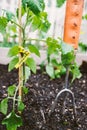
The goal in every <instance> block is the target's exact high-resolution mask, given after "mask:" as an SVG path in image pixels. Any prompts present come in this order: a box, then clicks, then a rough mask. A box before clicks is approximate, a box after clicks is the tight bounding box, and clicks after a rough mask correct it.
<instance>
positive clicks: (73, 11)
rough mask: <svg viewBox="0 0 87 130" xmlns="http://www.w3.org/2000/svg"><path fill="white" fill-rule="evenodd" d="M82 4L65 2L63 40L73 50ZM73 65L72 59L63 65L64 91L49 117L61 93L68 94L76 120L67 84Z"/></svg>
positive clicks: (80, 2) (80, 1)
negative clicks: (64, 75)
mask: <svg viewBox="0 0 87 130" xmlns="http://www.w3.org/2000/svg"><path fill="white" fill-rule="evenodd" d="M83 3H84V1H83V0H79V1H71V0H67V4H66V16H65V25H64V39H63V40H64V41H65V42H66V43H68V44H71V45H72V46H73V47H74V48H75V49H77V47H78V39H79V34H80V25H81V19H82V10H83ZM67 56H68V55H67ZM72 56H73V57H74V53H73V55H72ZM65 58H68V57H66V56H65ZM62 60H64V59H62ZM68 60H69V59H68ZM70 60H71V59H70ZM73 63H74V59H73V58H72V60H71V63H70V61H69V64H68V61H67V60H66V63H65V66H66V77H65V86H64V89H63V90H61V91H60V92H59V93H58V94H57V96H56V98H55V101H54V103H53V104H52V107H51V110H50V111H49V115H51V113H52V112H54V109H55V106H56V104H57V101H58V99H59V96H61V94H62V93H69V94H70V95H71V97H72V102H73V113H74V118H75V120H76V115H77V113H76V105H75V97H74V94H73V92H72V91H71V90H70V89H69V84H68V78H69V72H70V66H71V64H73ZM66 98H67V94H66V96H65V100H64V106H63V113H65V105H66Z"/></svg>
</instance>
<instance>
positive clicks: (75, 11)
mask: <svg viewBox="0 0 87 130" xmlns="http://www.w3.org/2000/svg"><path fill="white" fill-rule="evenodd" d="M83 4H84V0H67V3H66V14H65V23H64V37H63V40H64V42H66V43H68V44H71V45H72V46H73V47H74V48H75V49H77V48H78V40H79V35H80V26H81V20H82V12H83Z"/></svg>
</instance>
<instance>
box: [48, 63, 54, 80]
mask: <svg viewBox="0 0 87 130" xmlns="http://www.w3.org/2000/svg"><path fill="white" fill-rule="evenodd" d="M46 72H47V74H48V75H49V76H50V77H51V78H52V79H53V78H55V74H54V68H53V66H52V65H50V64H48V65H47V66H46Z"/></svg>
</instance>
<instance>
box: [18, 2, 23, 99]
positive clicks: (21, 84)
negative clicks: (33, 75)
mask: <svg viewBox="0 0 87 130" xmlns="http://www.w3.org/2000/svg"><path fill="white" fill-rule="evenodd" d="M18 8H19V25H20V26H21V25H22V23H21V0H19V3H18ZM19 46H22V29H21V28H19ZM22 57H23V56H22V54H21V53H19V61H20V60H21V59H22ZM18 87H19V97H20V99H22V87H23V65H21V66H20V67H19V85H18Z"/></svg>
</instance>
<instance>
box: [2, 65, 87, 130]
mask: <svg viewBox="0 0 87 130" xmlns="http://www.w3.org/2000/svg"><path fill="white" fill-rule="evenodd" d="M81 71H82V77H81V79H79V80H75V81H74V83H73V84H72V86H71V88H70V89H71V90H72V92H73V93H74V95H75V101H76V110H77V122H75V120H74V118H73V107H72V100H71V97H70V95H68V97H67V103H66V109H65V110H66V113H65V114H64V115H63V114H62V105H63V101H64V98H65V95H64V94H63V95H62V96H60V98H59V100H58V104H57V105H56V108H55V111H54V113H52V115H51V116H50V117H49V115H48V112H49V110H50V108H51V105H52V102H53V101H54V99H55V97H56V95H57V93H58V92H59V91H60V90H62V88H63V86H64V80H65V77H64V76H63V77H62V78H61V79H55V80H50V78H49V77H48V76H47V75H46V74H45V73H42V72H41V71H40V70H38V71H37V74H36V75H35V74H32V75H31V77H30V79H29V80H28V82H27V83H26V86H27V87H28V88H29V93H28V94H27V95H26V96H25V98H24V103H25V105H26V109H25V110H24V111H23V114H22V118H23V126H22V127H20V128H18V130H87V64H86V65H85V66H84V65H83V67H81ZM12 84H18V74H17V71H16V70H14V71H12V72H8V71H7V66H3V65H0V101H1V100H2V98H4V97H6V96H7V95H6V93H7V92H6V90H7V87H8V86H10V85H12ZM10 107H11V105H10ZM10 109H11V108H9V111H10ZM3 118H4V116H3V114H1V113H0V130H6V128H5V126H3V125H1V121H2V119H3Z"/></svg>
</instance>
